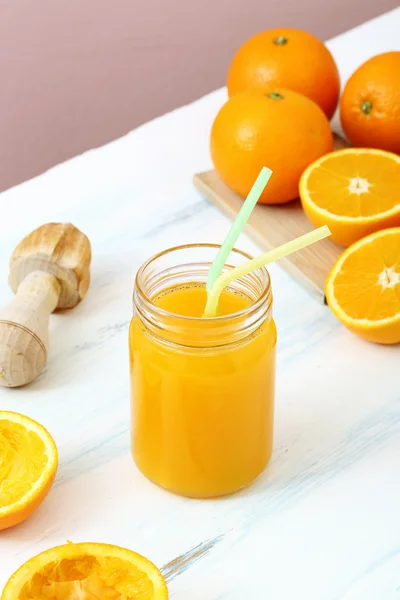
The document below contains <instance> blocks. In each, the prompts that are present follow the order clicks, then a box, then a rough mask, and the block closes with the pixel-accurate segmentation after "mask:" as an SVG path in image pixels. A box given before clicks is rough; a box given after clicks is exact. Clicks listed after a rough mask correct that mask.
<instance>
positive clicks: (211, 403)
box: [130, 284, 276, 498]
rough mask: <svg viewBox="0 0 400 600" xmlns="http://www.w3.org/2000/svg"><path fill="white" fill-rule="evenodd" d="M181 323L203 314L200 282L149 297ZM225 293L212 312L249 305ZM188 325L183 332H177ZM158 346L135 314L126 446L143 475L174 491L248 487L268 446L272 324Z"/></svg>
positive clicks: (202, 324)
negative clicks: (225, 339) (208, 340)
mask: <svg viewBox="0 0 400 600" xmlns="http://www.w3.org/2000/svg"><path fill="white" fill-rule="evenodd" d="M152 302H153V304H155V305H156V306H157V307H159V308H160V309H163V310H165V311H168V312H169V313H173V314H174V315H176V322H177V324H178V325H179V326H182V327H184V321H185V319H182V318H180V316H182V315H183V316H186V317H194V318H197V321H193V320H191V323H193V322H195V323H196V326H198V327H199V328H203V329H202V330H204V335H205V336H206V335H207V326H210V327H211V326H212V321H214V320H213V319H207V320H205V319H201V318H199V317H201V316H202V313H203V310H204V306H205V302H206V290H205V287H204V285H200V284H189V285H181V286H177V287H173V288H170V289H168V290H166V291H165V292H163V293H162V294H161V295H160V296H159V297H156V298H155V299H153V301H152ZM250 304H251V301H250V299H249V298H248V297H246V296H244V295H241V294H239V293H237V292H233V291H229V290H224V291H223V293H222V295H221V299H220V304H219V316H227V315H233V314H234V313H238V312H239V311H241V310H243V309H245V308H246V307H248V306H250ZM184 333H185V332H182V334H184ZM201 346H202V347H189V346H186V345H185V344H181V345H178V344H175V345H174V344H163V343H162V341H161V340H160V339H157V337H156V336H154V335H152V334H151V333H149V332H148V331H147V330H146V327H144V325H143V323H142V321H141V320H140V318H139V317H138V315H135V316H134V317H133V319H132V322H131V326H130V355H131V362H130V368H131V395H132V398H131V401H132V421H133V422H132V451H133V456H134V460H135V462H136V464H137V466H138V467H139V469H140V470H141V471H142V473H143V474H144V475H146V476H147V477H148V478H149V479H150V480H152V481H153V482H155V483H157V484H158V485H160V486H162V487H164V488H166V489H168V490H170V491H173V492H175V493H177V494H181V495H185V496H190V497H198V498H201V497H213V496H221V495H224V494H228V493H231V492H234V491H236V490H238V489H240V488H242V487H243V486H246V485H248V484H249V483H250V482H251V481H252V480H253V479H255V478H256V477H257V476H258V475H260V473H261V472H262V471H263V470H264V468H265V467H266V465H267V463H268V461H269V459H270V456H271V452H272V438H273V406H274V383H275V346H276V329H275V323H274V321H273V319H272V318H270V316H269V315H268V317H267V318H266V319H265V320H264V321H263V323H262V324H261V325H260V326H259V328H258V329H257V330H256V331H255V332H254V333H253V334H251V335H250V336H247V337H244V339H241V340H239V341H236V342H234V343H227V344H225V345H222V346H218V347H210V346H208V347H207V345H204V344H201Z"/></svg>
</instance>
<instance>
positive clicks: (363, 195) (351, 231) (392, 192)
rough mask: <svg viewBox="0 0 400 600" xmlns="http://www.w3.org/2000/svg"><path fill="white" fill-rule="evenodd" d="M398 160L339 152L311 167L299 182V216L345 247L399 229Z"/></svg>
mask: <svg viewBox="0 0 400 600" xmlns="http://www.w3.org/2000/svg"><path fill="white" fill-rule="evenodd" d="M399 190H400V156H397V155H396V154H392V153H391V152H383V151H382V150H372V149H368V148H344V149H342V150H337V151H336V152H331V153H330V154H326V155H325V156H323V157H322V158H320V159H318V160H317V161H315V162H314V163H312V164H311V165H310V166H309V167H307V169H306V170H305V171H304V173H303V175H302V176H301V179H300V187H299V191H300V199H301V202H302V205H303V209H304V212H305V213H306V215H307V217H308V218H309V220H310V221H311V223H313V225H315V226H316V227H320V226H321V225H328V227H329V229H330V230H331V232H332V240H334V241H335V242H337V243H338V244H341V245H343V246H349V245H350V244H353V243H354V242H356V241H358V240H360V239H361V238H362V237H364V236H366V235H369V234H370V233H373V232H375V231H378V230H379V229H385V228H389V227H397V226H399V225H400V194H399Z"/></svg>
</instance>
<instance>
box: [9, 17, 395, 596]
mask: <svg viewBox="0 0 400 600" xmlns="http://www.w3.org/2000/svg"><path fill="white" fill-rule="evenodd" d="M399 32H400V9H398V10H396V11H393V12H391V13H389V14H387V15H384V16H382V17H380V18H378V19H375V20H373V21H371V22H369V23H366V24H365V25H363V26H361V27H358V28H356V29H354V30H352V31H350V32H348V33H345V34H343V35H341V36H339V37H337V38H335V39H334V40H331V41H330V42H329V47H330V48H331V49H332V51H333V53H334V55H335V57H336V59H337V61H338V64H339V67H340V71H341V73H342V75H343V79H344V80H345V79H346V78H347V77H348V76H349V74H350V73H351V72H352V71H353V70H354V69H355V68H356V67H357V66H358V65H359V64H360V63H361V62H363V61H364V60H365V59H367V58H368V57H370V56H372V55H374V54H376V53H379V52H382V51H385V50H390V49H400V34H399ZM225 95H226V93H225V90H218V91H216V92H214V93H212V94H210V95H209V96H207V97H205V98H202V99H201V100H199V101H197V102H195V103H194V104H192V105H190V106H186V107H183V108H181V109H178V110H176V111H174V112H173V113H171V114H168V115H165V116H163V117H161V118H159V119H157V120H155V121H152V122H150V123H148V124H146V125H145V126H143V127H141V128H139V129H137V130H135V131H133V132H132V133H130V134H129V135H127V136H126V137H124V138H122V139H120V140H118V141H116V142H113V143H111V144H109V145H107V146H105V147H103V148H100V149H98V150H94V151H91V152H88V153H86V154H85V155H83V156H80V157H78V158H75V159H73V160H71V161H69V162H67V163H65V164H63V165H61V166H58V167H56V168H54V169H52V170H51V171H49V172H47V173H45V174H44V175H42V176H40V177H38V178H36V179H34V180H32V181H29V182H27V183H25V184H22V185H20V186H18V187H16V188H13V189H11V190H9V191H7V192H5V193H3V194H2V196H1V197H0V206H1V221H2V228H1V230H2V234H1V239H0V273H1V274H2V275H1V277H2V281H3V285H2V286H1V293H0V301H1V302H6V301H8V300H9V299H10V298H11V292H10V291H9V290H8V289H7V286H6V277H7V271H8V267H7V262H8V258H9V255H10V254H11V252H12V250H13V248H14V246H15V245H16V243H17V242H18V241H19V240H20V239H21V238H22V237H23V236H24V235H26V234H27V233H28V232H29V231H30V230H31V229H33V228H34V227H36V226H38V225H39V224H41V223H43V222H47V221H51V220H61V221H72V222H73V223H74V224H75V225H77V226H78V227H80V228H81V229H82V230H83V231H84V232H86V233H87V234H88V236H89V237H90V239H91V241H92V245H93V256H94V258H93V269H92V273H93V280H92V285H91V288H90V292H89V294H88V296H87V298H86V299H85V301H84V302H83V303H82V304H81V305H80V306H79V307H78V308H76V309H75V310H74V311H73V312H70V313H69V314H63V315H58V316H54V317H52V325H51V329H52V332H51V333H52V347H51V353H50V358H49V361H48V365H47V368H46V371H45V372H44V373H43V375H42V376H41V377H40V379H39V380H38V381H37V382H35V383H34V384H33V385H31V386H29V387H27V388H25V389H19V390H5V389H1V390H0V408H1V409H9V410H15V411H19V412H22V413H25V414H28V415H30V416H32V417H33V418H35V419H37V420H39V421H40V422H41V423H43V424H44V425H45V426H47V427H48V428H49V430H50V431H51V432H52V433H53V435H54V437H55V439H56V441H57V444H58V447H59V451H60V467H59V471H58V477H57V480H56V483H55V486H54V488H53V490H52V491H51V493H50V495H49V496H48V498H47V500H46V502H45V503H44V504H43V505H42V507H41V508H40V509H39V510H38V511H37V512H36V513H35V515H34V516H33V517H32V518H31V519H30V520H29V521H28V522H26V523H25V524H23V525H22V526H20V527H18V528H15V529H12V530H8V531H5V532H3V533H1V535H0V589H2V587H3V585H4V583H5V581H6V580H7V579H8V577H9V575H10V574H11V573H12V572H13V571H14V570H15V569H16V568H17V567H18V566H19V565H20V564H21V563H22V562H24V561H25V560H27V559H28V558H29V557H31V556H32V555H33V554H36V553H38V552H40V551H42V550H44V549H47V548H49V547H51V546H53V545H56V544H60V543H64V542H65V541H66V540H67V539H71V540H73V541H99V542H108V543H114V544H118V545H121V546H126V547H129V548H132V549H135V550H137V551H138V552H141V553H143V554H144V555H146V556H148V557H149V558H150V559H152V560H153V561H154V562H155V563H156V564H157V565H159V566H160V567H163V571H164V573H165V574H166V576H167V579H168V582H169V587H170V594H171V598H173V599H174V600H221V599H228V600H242V599H243V598H260V599H264V598H265V599H267V598H268V599H270V600H293V599H294V598H296V599H300V600H301V599H304V600H398V599H399V598H400V347H392V348H384V347H378V346H373V345H369V344H367V343H364V342H363V341H361V340H359V339H357V338H356V337H354V336H352V335H351V334H350V333H348V332H347V331H346V330H345V329H344V328H343V327H342V326H341V325H340V323H338V322H337V321H336V320H335V318H334V317H333V316H332V314H331V313H330V311H329V309H328V308H327V307H324V306H321V305H319V304H318V303H317V302H316V301H315V300H313V299H312V298H311V297H309V296H308V295H307V293H306V292H305V291H304V290H303V289H302V288H301V287H299V286H298V285H297V284H296V283H295V282H293V281H292V280H290V279H289V278H288V276H287V275H286V274H285V273H284V272H282V271H281V270H280V269H279V268H278V267H277V266H274V267H273V268H272V269H271V273H272V277H273V287H274V294H275V317H276V321H277V325H278V328H279V354H278V373H277V410H276V439H275V450H274V456H273V460H272V463H271V465H270V467H269V468H268V470H267V471H266V473H265V475H264V476H263V477H262V478H261V479H260V480H259V481H257V483H256V484H255V485H253V486H252V487H251V488H250V489H248V490H246V491H245V492H243V493H240V494H238V495H235V496H231V497H228V498H225V499H222V500H217V501H193V500H187V499H183V498H178V497H175V496H173V495H170V494H168V493H166V492H163V491H161V490H160V489H158V488H156V487H155V486H153V485H152V484H150V483H149V482H147V481H146V480H145V479H144V478H143V477H142V476H141V474H140V473H139V472H138V471H137V470H136V468H135V466H134V464H133V462H132V460H131V457H130V451H129V382H128V345H127V328H128V323H129V320H130V317H131V310H132V309H131V292H132V286H133V279H134V275H135V272H136V270H137V268H138V267H139V265H140V264H141V263H142V262H143V261H144V260H145V259H146V258H148V257H149V256H150V255H152V254H153V253H155V252H156V251H158V250H161V249H163V248H167V247H169V246H171V245H175V244H177V243H184V242H195V241H218V242H219V241H221V240H222V239H223V236H224V234H225V232H226V231H227V227H228V221H227V220H226V219H225V218H224V217H223V216H222V215H220V214H219V213H218V212H217V211H216V210H215V209H214V208H213V207H212V206H210V205H209V204H208V203H207V202H206V201H205V200H203V199H202V198H201V197H200V196H199V195H198V193H197V192H196V191H195V190H194V189H193V188H192V184H191V177H192V174H193V173H194V172H196V171H202V170H205V169H208V168H210V167H211V164H210V159H209V153H208V135H209V129H210V125H211V123H212V120H213V118H214V116H215V114H216V112H217V109H218V108H219V106H220V105H221V104H222V102H223V101H224V99H225ZM238 246H239V247H241V248H243V249H245V250H248V251H250V252H252V253H257V252H258V251H259V250H258V249H257V248H256V247H255V246H254V245H253V244H252V243H251V242H250V241H249V240H248V239H247V238H246V237H243V238H242V239H241V241H240V243H239V244H238Z"/></svg>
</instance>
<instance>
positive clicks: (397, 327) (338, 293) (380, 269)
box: [325, 227, 400, 344]
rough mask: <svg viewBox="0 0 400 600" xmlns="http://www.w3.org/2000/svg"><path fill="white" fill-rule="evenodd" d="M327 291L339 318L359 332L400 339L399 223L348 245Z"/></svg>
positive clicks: (372, 337)
mask: <svg viewBox="0 0 400 600" xmlns="http://www.w3.org/2000/svg"><path fill="white" fill-rule="evenodd" d="M325 294H326V299H327V302H328V304H329V306H330V307H331V309H332V311H333V312H334V313H335V315H336V316H337V317H338V319H340V320H341V321H342V323H343V324H344V325H346V327H348V329H350V330H351V331H353V332H354V333H356V334H357V335H359V336H361V337H362V338H364V339H366V340H369V341H371V342H376V343H380V344H398V343H400V227H394V228H393V229H384V230H382V231H379V232H378V233H373V234H372V235H370V236H368V237H366V238H364V239H362V240H360V241H359V242H357V243H355V244H353V245H352V246H350V248H347V250H345V252H343V254H342V256H341V257H340V258H339V260H338V261H337V262H336V264H335V266H334V267H333V269H332V271H331V273H330V274H329V276H328V279H327V282H326V290H325Z"/></svg>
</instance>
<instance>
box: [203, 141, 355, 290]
mask: <svg viewBox="0 0 400 600" xmlns="http://www.w3.org/2000/svg"><path fill="white" fill-rule="evenodd" d="M346 146H347V143H346V142H345V140H343V139H342V138H340V137H339V136H337V135H335V149H339V148H343V147H346ZM193 182H194V185H195V186H196V188H197V189H198V190H199V191H200V192H201V193H202V195H203V196H205V197H206V198H207V199H208V200H209V201H210V202H212V204H214V205H215V206H216V207H217V208H219V209H220V210H221V211H222V212H223V213H224V214H225V215H227V216H228V217H229V218H230V219H232V220H233V219H235V217H236V215H237V213H238V212H239V210H240V207H241V205H242V204H243V199H242V198H241V197H240V196H238V195H237V194H235V193H234V192H232V191H231V190H230V189H229V188H228V187H227V186H226V185H225V184H224V183H222V181H221V180H220V179H219V177H218V175H217V173H216V172H215V171H205V172H204V173H198V174H196V175H195V176H194V178H193ZM312 229H313V226H312V224H311V223H310V221H309V220H308V219H307V217H306V216H305V214H304V212H303V210H302V208H301V204H300V201H299V200H296V201H295V202H291V203H290V204H285V205H281V206H279V205H275V206H265V205H264V206H263V205H261V204H259V205H257V206H256V207H255V209H254V210H253V212H252V214H251V216H250V218H249V220H248V222H247V226H246V228H245V231H246V233H247V234H248V235H249V236H250V237H251V238H252V239H253V240H254V241H255V242H256V243H257V244H258V245H259V246H260V248H262V249H263V250H271V249H272V248H275V247H276V246H279V245H280V244H284V243H285V242H288V241H289V240H291V239H293V238H296V237H298V236H299V235H302V234H303V233H307V231H311V230H312ZM341 252H343V248H342V247H341V246H338V245H336V244H335V243H334V242H331V241H330V240H322V241H321V242H319V243H318V244H314V245H312V246H309V247H308V248H305V249H304V250H301V251H300V252H296V253H295V254H292V255H291V256H288V257H287V258H283V259H282V260H281V261H280V265H281V266H282V268H283V269H285V271H287V273H289V275H291V276H292V277H294V278H295V279H296V280H297V281H299V282H300V283H301V284H302V285H303V286H304V287H306V288H307V290H308V291H310V292H311V293H312V294H314V295H316V296H317V297H318V298H319V299H320V300H321V302H324V300H325V294H324V287H325V280H326V277H327V275H328V273H329V271H330V269H331V267H332V266H333V264H334V263H335V261H336V259H337V258H338V257H339V255H340V254H341Z"/></svg>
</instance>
